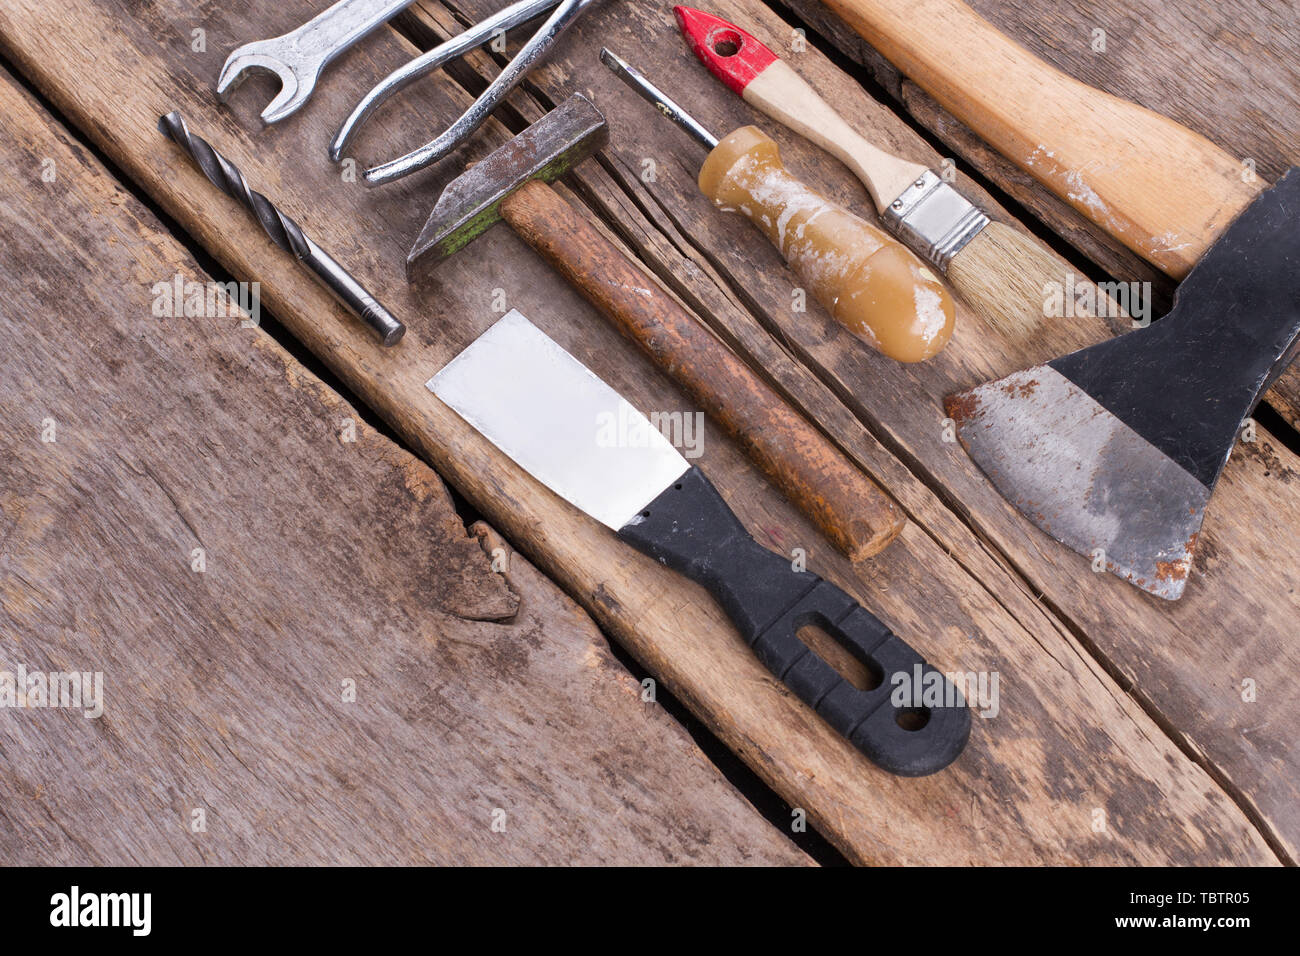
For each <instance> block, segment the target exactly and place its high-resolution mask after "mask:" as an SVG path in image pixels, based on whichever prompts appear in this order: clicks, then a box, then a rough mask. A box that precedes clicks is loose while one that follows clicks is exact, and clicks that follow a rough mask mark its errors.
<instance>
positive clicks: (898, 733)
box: [618, 468, 970, 777]
mask: <svg viewBox="0 0 1300 956" xmlns="http://www.w3.org/2000/svg"><path fill="white" fill-rule="evenodd" d="M618 535H619V537H620V538H622V539H623V540H625V541H627V542H628V543H629V544H631V545H633V546H634V547H636V548H637V549H638V550H640V551H642V552H644V553H645V554H648V555H649V556H651V557H652V558H655V559H657V560H658V561H660V562H662V563H663V564H666V565H667V566H668V567H670V568H672V569H674V570H676V571H679V572H681V573H682V574H685V575H686V576H687V577H689V578H691V579H692V580H694V581H696V582H698V583H700V584H702V585H704V586H705V587H706V588H708V589H709V592H710V593H711V594H712V595H713V596H714V597H715V598H716V599H717V600H718V602H719V603H720V604H721V605H722V606H723V608H724V609H725V610H726V612H727V615H728V616H729V617H730V618H731V620H732V621H733V623H735V625H736V627H737V628H739V630H740V633H741V635H742V636H743V637H744V639H745V642H746V643H747V644H748V645H749V646H750V647H751V648H752V649H753V651H754V653H755V654H757V655H758V658H759V660H761V661H762V662H763V664H764V665H765V666H766V667H767V669H768V670H770V671H771V672H772V673H773V674H775V675H776V676H777V677H778V678H780V680H781V681H782V682H783V683H784V684H785V685H786V686H787V687H789V688H790V689H791V690H792V691H794V692H795V694H797V695H798V696H799V699H800V700H802V701H803V702H804V703H805V704H807V705H808V706H809V707H811V708H813V710H815V711H816V712H817V713H818V714H819V715H821V717H822V718H823V719H824V720H825V721H826V722H827V723H828V724H830V725H831V726H832V727H834V728H835V730H836V731H838V732H839V733H840V734H842V735H844V736H845V737H847V738H848V739H849V740H850V741H851V742H852V743H853V745H854V746H855V747H857V748H858V749H859V750H860V751H862V752H863V753H864V754H866V756H867V757H869V758H870V759H871V760H872V761H874V762H875V763H876V764H878V765H880V766H881V767H883V768H884V769H885V770H888V771H889V772H890V773H895V774H899V775H900V776H906V777H917V776H921V775H923V774H928V773H934V772H935V771H936V770H941V769H942V768H944V767H946V766H947V765H948V764H950V763H951V762H952V761H953V760H954V759H955V758H956V756H957V755H958V754H959V753H961V751H962V748H963V747H965V745H966V738H967V737H968V736H969V735H970V711H969V709H968V708H967V707H966V706H965V703H964V702H963V701H962V699H961V697H960V696H959V695H958V694H957V693H956V689H955V688H953V687H952V685H951V684H950V683H949V682H948V680H947V678H946V677H943V676H942V675H939V677H938V679H941V680H942V681H943V687H944V695H943V700H944V702H945V703H948V702H952V701H956V702H957V705H956V706H940V707H919V708H917V707H905V708H899V707H895V706H894V703H893V701H891V699H890V698H891V695H892V694H893V693H894V690H895V681H894V679H893V678H894V675H895V674H900V673H901V674H905V675H906V676H907V681H908V684H909V685H911V684H913V683H914V678H915V675H916V673H917V671H916V668H917V666H918V665H919V666H920V668H921V670H920V673H921V674H922V675H930V674H936V673H937V672H936V671H935V670H934V668H933V667H931V666H930V665H929V664H926V663H925V662H924V660H923V659H922V658H921V656H920V655H919V654H917V653H916V651H914V650H913V649H912V648H911V647H909V646H908V645H907V644H906V643H904V642H903V641H901V640H899V639H898V638H897V637H895V636H894V635H893V634H892V633H891V632H890V630H889V629H888V628H887V627H885V625H883V624H882V623H881V622H880V621H878V620H877V619H876V618H875V617H873V616H872V615H871V614H870V613H868V612H867V611H866V610H865V609H863V608H862V607H861V606H860V605H859V604H858V603H857V602H856V601H854V600H853V598H851V597H850V596H849V595H847V594H845V593H844V592H843V591H841V590H840V589H839V588H837V587H836V586H835V585H833V584H831V583H830V582H828V581H823V580H822V579H821V578H819V577H817V575H815V574H811V573H808V572H799V571H795V570H794V568H793V566H792V564H791V562H790V560H789V559H787V558H784V557H782V556H781V555H778V554H775V553H774V552H772V551H768V550H767V549H766V548H764V547H762V546H761V545H759V544H758V542H756V541H755V540H754V539H753V538H751V537H750V536H749V533H748V532H747V531H746V530H745V528H744V526H743V525H742V524H741V523H740V520H739V519H738V518H737V517H736V516H735V515H734V514H733V513H732V511H731V509H730V508H729V507H728V506H727V503H726V502H725V501H723V500H722V497H721V496H720V495H719V494H718V492H717V491H716V490H715V489H714V487H713V485H712V484H710V483H709V480H708V479H707V478H705V477H704V475H703V474H702V473H701V472H700V471H699V470H698V469H696V468H692V469H690V470H689V471H687V472H686V473H685V474H684V475H682V477H681V478H680V479H679V480H678V481H677V483H676V484H675V485H673V486H671V487H669V488H668V489H667V490H666V491H664V492H663V493H662V494H661V495H659V497H657V498H655V500H654V501H652V502H650V504H649V505H647V506H646V507H645V508H644V509H643V511H642V512H641V514H640V516H639V517H638V518H636V519H634V520H633V521H631V522H629V523H628V524H626V525H624V526H623V527H622V528H621V529H620V530H619V532H618ZM808 625H816V626H818V627H820V628H821V629H822V630H823V631H826V632H827V633H828V634H830V635H831V636H832V637H834V638H835V639H836V640H837V641H838V642H839V643H840V644H841V645H842V646H843V647H844V648H845V649H846V650H847V651H849V653H851V654H852V655H853V656H854V657H855V658H856V659H857V660H858V661H859V662H860V663H861V664H862V665H863V666H864V667H866V668H867V670H868V671H869V672H870V673H871V675H872V676H873V678H875V686H874V687H873V688H872V689H870V690H860V689H858V688H857V687H855V686H854V685H853V684H852V683H850V682H849V681H848V680H845V679H844V678H843V677H841V676H840V675H839V674H838V673H837V672H836V671H835V669H834V668H833V667H831V666H830V665H829V664H827V663H826V661H824V660H823V659H822V658H821V657H820V656H819V655H818V654H817V653H816V652H814V651H813V650H812V649H811V648H810V647H809V646H808V645H807V644H805V643H804V642H803V641H802V640H801V639H800V637H799V633H798V632H799V629H800V628H803V627H806V626H808ZM935 679H936V678H935V677H929V678H928V680H927V681H926V683H929V681H933V680H935ZM923 686H924V685H923ZM916 690H917V693H919V692H920V688H917V689H916ZM905 725H906V726H905ZM909 728H912V729H909Z"/></svg>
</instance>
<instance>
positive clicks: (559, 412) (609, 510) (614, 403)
mask: <svg viewBox="0 0 1300 956" xmlns="http://www.w3.org/2000/svg"><path fill="white" fill-rule="evenodd" d="M428 387H429V389H430V390H431V391H432V392H433V393H434V394H435V395H437V396H438V397H439V398H440V399H442V401H444V402H445V403H446V404H447V405H449V406H450V407H451V408H452V409H453V410H454V411H455V412H456V413H457V414H458V415H460V416H461V417H462V418H464V419H465V420H466V421H467V422H469V423H470V424H471V425H473V426H474V427H475V428H477V429H478V430H479V431H480V432H482V433H483V435H484V436H485V437H486V438H487V439H488V440H489V441H491V442H492V444H494V445H496V447H497V448H499V449H501V450H502V451H503V452H505V453H506V454H507V455H508V456H509V457H510V458H512V459H513V460H514V461H515V462H517V463H518V464H519V465H520V466H522V467H523V468H524V470H526V471H527V472H528V473H529V474H531V475H532V476H533V477H535V478H537V479H539V480H540V481H541V482H542V483H544V484H545V485H547V486H548V487H550V488H551V490H552V491H554V492H555V493H556V494H558V495H560V497H562V498H564V499H565V500H566V501H568V502H570V503H571V504H573V505H576V506H577V507H578V508H580V509H581V510H583V511H585V512H587V513H588V514H590V515H591V516H592V517H594V518H596V519H598V520H599V521H601V522H602V523H603V524H605V525H606V526H608V527H610V528H613V529H615V530H616V531H617V532H618V536H619V537H620V538H621V539H623V540H624V541H626V542H628V543H629V544H631V545H632V546H633V547H635V548H637V549H638V550H640V551H642V552H643V553H645V554H648V555H649V556H650V557H652V558H655V559H656V560H658V561H659V562H661V563H662V564H664V565H667V566H668V567H670V568H672V569H674V570H676V571H679V572H681V573H682V574H684V575H686V576H687V577H689V578H691V579H692V580H694V581H696V582H698V583H699V584H702V585H704V586H705V587H706V588H707V589H708V590H709V591H710V593H711V594H712V595H713V596H714V598H716V599H717V601H718V603H719V604H721V605H722V607H723V609H724V610H725V611H726V612H727V615H728V617H730V618H731V620H732V622H733V623H734V624H735V625H736V627H737V629H738V630H739V631H740V635H741V637H742V638H743V640H744V641H745V643H746V644H747V645H748V646H749V647H750V649H751V650H753V651H754V653H755V654H756V655H757V657H758V658H759V660H760V661H762V662H763V664H764V665H765V666H766V667H767V668H768V669H769V670H770V671H771V672H772V673H773V674H775V675H776V676H777V677H778V678H779V679H780V680H781V681H782V682H784V684H785V685H786V687H788V688H789V689H790V690H792V691H794V693H795V694H797V695H798V697H799V698H800V699H801V700H802V701H803V702H804V703H806V704H807V705H808V706H809V707H811V708H813V710H815V711H816V712H817V713H818V714H819V715H820V716H821V717H822V718H823V719H824V720H825V721H826V722H827V723H828V724H830V725H831V727H833V728H834V729H835V730H836V731H837V732H838V733H840V734H841V735H843V736H844V737H846V738H848V740H849V741H850V742H851V743H852V744H853V745H854V746H855V747H857V748H858V749H859V750H860V751H862V753H864V754H865V755H866V756H867V757H868V758H870V759H871V760H873V761H874V762H875V763H876V764H878V765H879V766H881V767H882V768H884V769H885V770H888V771H889V772H891V773H895V774H899V775H902V776H919V775H922V774H928V773H934V772H935V771H937V770H940V769H942V768H943V767H946V766H947V765H948V764H949V763H951V762H952V761H953V760H954V759H955V758H956V757H957V755H958V754H959V753H961V751H962V748H963V747H965V745H966V739H967V737H968V736H969V734H970V711H969V709H968V708H967V707H966V704H965V701H964V700H963V699H962V696H961V693H960V692H959V691H958V690H957V688H956V687H955V686H954V685H953V683H952V682H951V681H949V680H948V678H947V677H946V676H945V675H943V674H941V673H940V672H938V671H937V670H935V669H934V668H933V667H931V666H930V665H929V664H926V663H925V662H924V660H923V659H922V658H921V656H920V655H919V654H917V653H916V651H914V650H913V649H912V648H911V647H910V646H908V645H907V644H906V643H904V642H903V641H901V640H899V639H898V638H897V637H895V636H894V635H893V634H892V633H891V632H890V631H889V629H888V628H887V627H885V625H884V624H882V623H881V622H880V621H878V620H877V619H876V618H875V617H873V616H872V615H871V614H869V613H867V611H866V610H864V609H863V608H862V607H861V606H859V605H858V604H857V602H856V601H854V600H853V598H851V597H850V596H849V595H847V594H845V593H844V592H843V591H841V590H840V589H839V588H837V587H835V586H834V585H833V584H830V583H829V582H827V581H823V580H822V579H821V578H819V577H817V575H815V574H812V573H810V572H808V571H805V570H797V569H796V567H795V566H794V565H793V564H792V562H791V561H790V560H789V559H788V558H786V557H783V556H781V555H779V554H774V553H773V552H771V551H768V550H767V549H766V548H763V547H761V546H760V545H759V544H758V543H757V542H756V541H754V539H753V538H751V537H750V536H749V533H748V532H747V531H746V530H745V528H744V526H743V525H742V524H741V523H740V521H739V519H737V518H736V516H735V515H734V514H733V513H732V512H731V509H730V508H728V507H727V504H726V502H724V501H723V500H722V497H721V496H720V495H719V494H718V493H717V491H716V490H715V489H714V488H713V486H712V485H711V484H710V483H709V480H708V479H707V478H705V477H704V475H703V473H702V472H700V470H699V469H698V468H694V467H691V466H690V465H689V464H688V463H687V462H686V459H684V458H683V457H682V456H681V455H679V454H678V453H677V452H676V450H675V449H673V447H672V445H671V444H669V443H668V441H667V440H666V439H665V438H664V437H663V436H662V435H660V433H659V432H658V430H657V429H655V428H654V426H653V425H652V424H651V423H650V422H649V420H647V419H646V418H645V417H644V416H643V415H641V414H640V413H639V412H637V411H636V410H635V409H633V408H632V407H631V406H630V405H629V404H628V403H627V402H626V401H625V400H624V399H623V398H622V397H621V396H619V395H618V393H617V392H615V391H614V390H613V389H611V388H610V387H609V386H608V385H606V384H605V383H604V382H602V381H601V380H600V379H599V378H597V377H596V376H595V375H594V374H592V372H591V371H590V370H588V369H587V368H586V366H584V365H583V364H582V363H581V362H579V361H578V360H577V359H575V358H574V357H573V356H572V355H570V354H569V353H568V352H566V351H564V349H562V348H560V346H559V345H557V344H556V343H555V342H554V341H552V340H551V339H550V338H548V337H547V336H546V335H545V334H544V333H543V332H541V331H540V330H539V329H538V328H536V327H535V326H534V325H533V324H532V323H530V322H529V321H528V320H527V319H526V318H524V316H523V315H521V314H520V313H518V312H511V313H509V314H508V315H506V316H505V317H504V318H502V319H500V320H499V321H498V322H497V323H496V324H495V325H493V326H492V327H491V328H490V329H488V330H487V331H486V332H484V333H483V335H481V336H480V337H479V338H478V339H477V340H476V341H475V342H474V343H473V344H472V345H470V346H469V347H468V348H467V349H465V351H464V352H462V353H461V354H460V355H458V356H457V357H456V358H454V359H453V360H452V361H451V362H450V363H448V365H447V366H446V367H445V368H444V369H443V370H442V371H440V372H439V373H438V374H437V375H435V376H434V377H433V378H431V379H430V380H429V382H428ZM809 625H816V626H817V627H819V628H821V629H822V630H823V631H825V632H827V633H828V634H830V635H831V636H832V637H833V638H835V639H836V640H837V641H838V642H839V643H840V644H841V645H842V646H843V647H844V648H845V650H847V651H848V652H849V653H850V654H851V655H853V657H854V658H856V659H857V661H858V663H859V664H860V665H862V671H863V673H864V674H865V675H866V677H865V678H863V677H862V676H861V675H859V678H858V680H857V682H851V681H850V680H848V679H846V678H845V677H843V676H841V675H840V674H839V673H838V672H837V671H836V670H835V669H834V668H833V667H832V666H831V665H830V664H828V663H827V662H826V661H825V660H823V659H822V658H821V657H820V656H819V655H818V654H817V653H816V652H815V651H814V650H813V649H812V648H810V647H809V646H808V645H807V644H805V643H804V642H803V640H802V639H801V638H800V637H799V631H800V629H802V628H804V627H807V626H809Z"/></svg>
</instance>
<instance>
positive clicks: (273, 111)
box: [217, 37, 324, 125]
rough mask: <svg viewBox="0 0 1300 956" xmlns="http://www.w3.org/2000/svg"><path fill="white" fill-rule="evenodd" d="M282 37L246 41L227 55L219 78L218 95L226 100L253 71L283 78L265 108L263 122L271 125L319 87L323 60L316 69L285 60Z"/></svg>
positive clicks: (296, 108)
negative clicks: (298, 65) (309, 68)
mask: <svg viewBox="0 0 1300 956" xmlns="http://www.w3.org/2000/svg"><path fill="white" fill-rule="evenodd" d="M281 39H283V38H280V37H277V38H276V39H274V40H255V41H253V42H252V43H245V44H244V45H243V46H241V47H240V48H239V49H237V50H235V52H234V53H232V54H230V56H229V57H228V58H227V59H226V65H225V66H223V67H222V68H221V76H220V77H219V78H218V79H217V95H218V96H219V97H221V100H222V102H225V101H226V100H227V99H228V98H229V96H230V94H231V93H233V92H234V91H235V89H236V88H237V87H238V86H239V85H240V84H241V83H243V82H244V80H246V79H247V78H248V75H249V74H250V73H270V74H271V75H273V76H275V77H278V78H279V80H280V91H279V92H278V93H276V94H275V98H274V99H272V100H271V102H270V103H269V104H267V107H266V109H264V110H262V122H263V123H266V124H268V125H270V124H272V123H278V122H280V120H282V119H285V118H287V117H288V116H290V115H291V114H293V113H294V112H296V111H297V110H298V109H299V107H301V106H302V105H303V104H304V103H306V102H307V99H308V98H309V97H310V96H311V94H312V90H314V89H315V88H316V78H317V77H319V76H320V71H321V69H322V68H323V66H324V64H323V63H322V64H320V65H319V66H317V68H316V70H315V71H302V70H301V68H300V67H295V66H293V65H291V64H290V63H287V62H285V58H284V57H283V56H282V55H281V49H282V46H283V45H282V44H281V42H280V41H281Z"/></svg>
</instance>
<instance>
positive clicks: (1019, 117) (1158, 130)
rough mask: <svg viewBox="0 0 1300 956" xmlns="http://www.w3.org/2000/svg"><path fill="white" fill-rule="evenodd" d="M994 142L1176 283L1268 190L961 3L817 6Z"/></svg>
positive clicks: (835, 2)
mask: <svg viewBox="0 0 1300 956" xmlns="http://www.w3.org/2000/svg"><path fill="white" fill-rule="evenodd" d="M824 2H825V4H826V6H828V7H829V8H831V9H832V10H834V11H835V13H836V14H838V15H839V16H840V17H841V18H842V19H843V20H844V21H845V22H847V23H848V24H849V25H850V26H851V27H852V28H853V29H854V30H856V31H857V32H858V33H859V34H860V35H861V36H862V37H863V38H864V39H865V40H867V42H869V43H870V44H871V45H872V46H874V47H875V48H876V49H877V50H879V51H880V53H881V54H883V55H884V56H885V57H886V58H887V59H888V60H889V61H890V62H891V63H893V64H894V65H895V66H896V67H898V68H899V69H900V70H901V71H902V72H903V73H905V74H906V75H907V76H908V77H910V78H911V79H912V80H913V81H915V82H916V83H917V85H919V86H920V87H921V88H922V89H924V90H925V91H926V92H927V93H929V94H930V95H931V96H933V97H934V98H935V99H936V100H938V101H939V103H940V104H941V105H942V106H943V107H944V108H945V109H946V110H948V112H950V113H952V114H953V115H954V116H956V117H957V118H958V119H960V120H961V121H962V122H963V123H965V124H966V125H967V126H969V127H970V128H971V129H973V130H974V131H975V132H976V133H978V134H979V135H980V136H981V137H983V138H984V139H985V140H986V141H987V142H988V143H989V144H990V145H991V146H993V147H994V148H996V149H997V150H998V151H999V152H1000V153H1002V154H1003V155H1004V156H1006V157H1007V158H1008V159H1010V160H1011V161H1012V162H1014V163H1016V164H1017V165H1018V166H1020V167H1021V168H1022V169H1024V170H1025V171H1026V172H1028V173H1030V174H1031V175H1033V176H1034V177H1035V178H1037V179H1038V180H1039V181H1040V182H1042V183H1043V184H1044V185H1046V186H1047V187H1048V188H1049V189H1051V190H1052V191H1053V192H1054V193H1056V194H1057V195H1058V196H1060V197H1061V198H1062V199H1064V200H1065V201H1066V202H1068V203H1070V205H1072V206H1073V207H1074V208H1075V209H1077V210H1079V212H1081V213H1083V214H1084V215H1085V216H1087V217H1088V218H1089V219H1091V220H1092V221H1093V222H1095V223H1096V224H1097V225H1098V226H1100V227H1101V228H1102V229H1104V230H1105V231H1106V232H1108V233H1110V235H1112V236H1114V237H1115V238H1116V239H1118V240H1120V241H1121V242H1123V243H1124V244H1125V245H1126V246H1128V247H1129V248H1130V249H1132V250H1133V251H1134V252H1136V253H1138V254H1139V255H1140V256H1142V257H1143V258H1144V259H1146V260H1147V261H1148V262H1150V263H1152V264H1153V265H1155V266H1157V267H1158V268H1160V269H1161V270H1162V271H1164V272H1166V273H1168V274H1169V275H1171V276H1173V277H1174V278H1177V279H1181V278H1182V277H1183V276H1184V275H1186V274H1187V272H1188V270H1189V269H1191V267H1192V266H1193V265H1194V264H1195V263H1196V261H1197V260H1198V259H1200V257H1201V255H1202V254H1203V253H1204V252H1205V250H1206V249H1207V248H1208V247H1209V245H1210V243H1212V242H1213V241H1214V240H1215V239H1216V238H1218V236H1219V234H1220V233H1221V232H1222V231H1223V230H1224V228H1225V227H1226V226H1227V225H1228V223H1229V222H1231V221H1232V219H1233V218H1234V217H1235V216H1236V215H1237V213H1239V212H1240V211H1241V210H1242V209H1244V208H1245V207H1246V205H1247V204H1249V203H1250V201H1251V200H1252V199H1253V198H1254V197H1255V195H1256V194H1257V193H1259V192H1260V191H1261V190H1262V189H1264V188H1265V186H1266V185H1267V184H1266V183H1264V182H1262V181H1260V180H1257V181H1255V182H1245V181H1243V164H1242V162H1241V160H1239V159H1236V158H1234V157H1232V156H1230V155H1229V154H1228V153H1226V152H1224V151H1223V150H1221V149H1220V148H1219V147H1217V146H1215V145H1214V144H1213V143H1211V142H1210V141H1209V140H1208V139H1206V138H1205V137H1203V136H1201V135H1199V134H1197V133H1193V132H1192V131H1191V130H1189V129H1187V128H1186V127H1185V126H1181V125H1179V124H1178V123H1175V122H1174V121H1173V120H1171V119H1169V118H1168V117H1165V116H1161V115H1160V114H1158V113H1154V112H1152V111H1151V110H1148V109H1145V108H1143V107H1141V106H1138V105H1136V104H1135V103H1130V102H1128V101H1127V100H1122V99H1120V98H1118V97H1115V96H1111V95H1110V94H1109V93H1103V92H1101V91H1100V90H1097V89H1094V88H1093V87H1090V86H1088V85H1086V84H1084V83H1080V82H1079V81H1078V80H1075V79H1072V78H1071V77H1068V76H1066V75H1065V74H1063V73H1061V72H1060V71H1059V70H1057V69H1055V68H1054V67H1051V66H1049V65H1048V64H1046V63H1044V62H1043V61H1042V60H1040V59H1038V58H1037V57H1035V56H1034V55H1033V54H1031V53H1029V52H1028V51H1027V50H1025V49H1024V48H1023V47H1020V46H1017V45H1016V44H1015V43H1013V42H1012V41H1011V40H1009V39H1007V38H1006V37H1005V36H1003V35H1002V34H1001V33H999V32H998V30H997V29H995V28H994V27H993V26H992V25H991V24H990V23H989V22H988V21H986V20H984V19H983V18H981V17H980V16H979V15H978V14H976V13H975V12H974V11H973V10H971V8H970V7H968V6H967V5H966V4H964V3H962V2H961V0H824Z"/></svg>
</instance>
